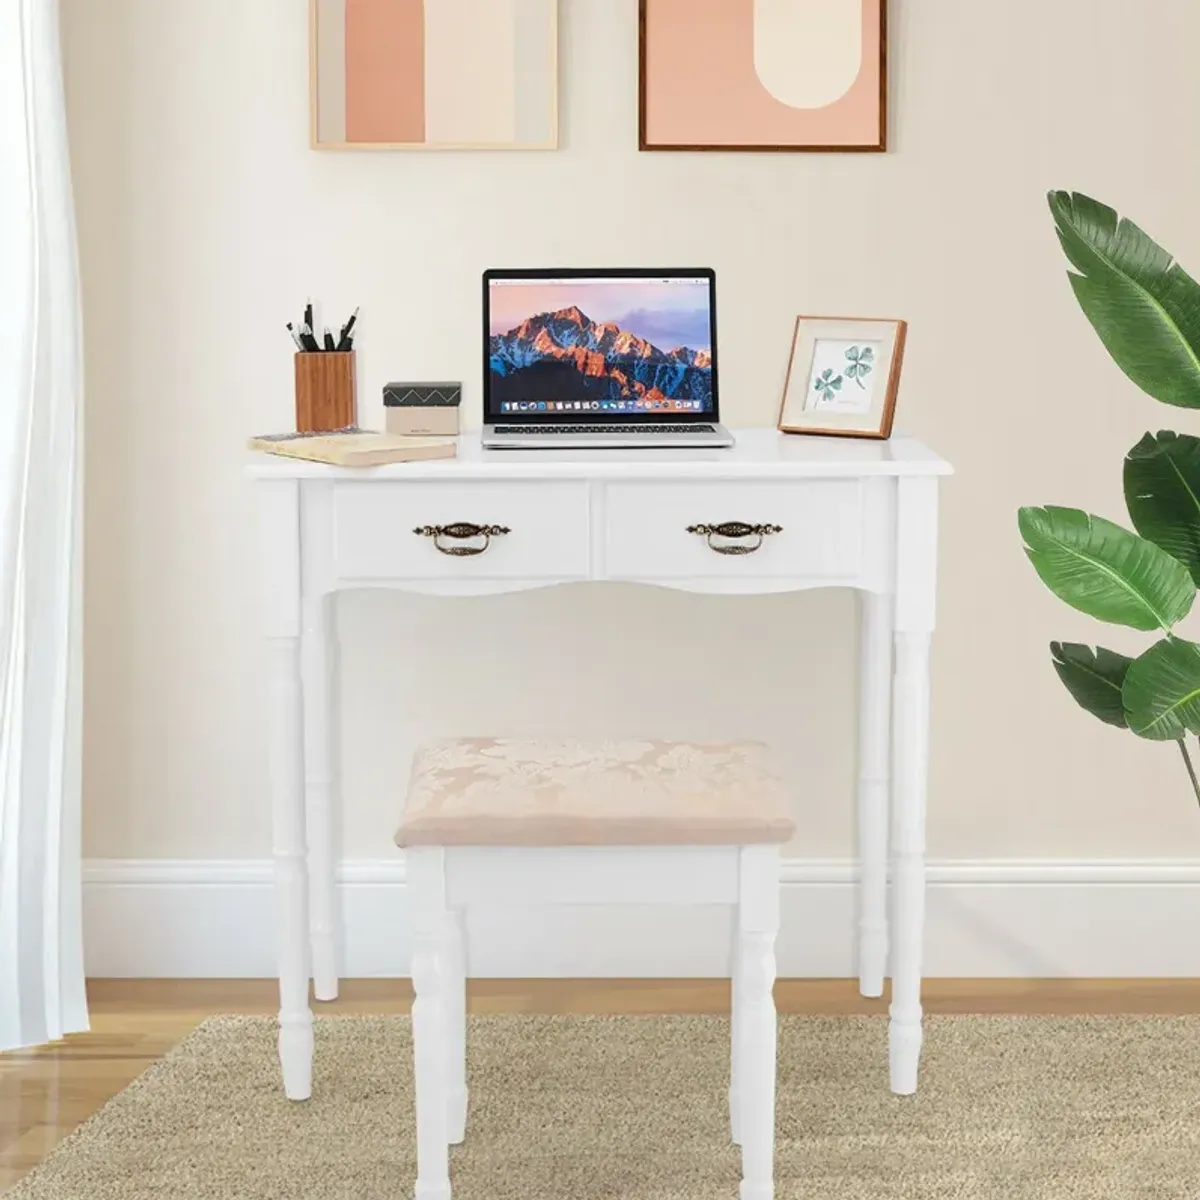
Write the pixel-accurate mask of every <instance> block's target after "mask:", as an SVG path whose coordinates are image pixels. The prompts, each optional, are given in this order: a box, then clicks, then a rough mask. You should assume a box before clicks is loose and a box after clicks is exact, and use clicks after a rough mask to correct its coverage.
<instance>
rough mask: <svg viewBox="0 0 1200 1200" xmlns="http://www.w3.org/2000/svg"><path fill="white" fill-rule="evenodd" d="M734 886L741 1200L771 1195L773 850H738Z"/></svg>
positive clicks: (776, 920)
mask: <svg viewBox="0 0 1200 1200" xmlns="http://www.w3.org/2000/svg"><path fill="white" fill-rule="evenodd" d="M740 860H741V861H740V869H739V875H740V882H739V885H738V957H739V960H740V962H739V968H740V977H741V988H740V995H739V997H738V1018H739V1023H740V1025H741V1026H742V1036H741V1038H740V1039H739V1041H740V1051H741V1054H740V1062H739V1075H740V1079H739V1097H738V1123H739V1126H740V1129H739V1132H740V1134H741V1146H742V1186H741V1189H740V1193H739V1194H740V1197H741V1200H772V1197H773V1196H774V1194H775V1039H776V1019H775V995H774V988H775V936H776V934H777V933H778V931H779V848H778V847H777V846H743V847H742V850H741V854H740ZM735 1036H736V1035H735Z"/></svg>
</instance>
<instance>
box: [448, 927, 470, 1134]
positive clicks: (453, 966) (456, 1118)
mask: <svg viewBox="0 0 1200 1200" xmlns="http://www.w3.org/2000/svg"><path fill="white" fill-rule="evenodd" d="M446 965H447V969H446V1047H447V1071H448V1076H449V1077H448V1084H447V1101H446V1102H447V1105H448V1106H449V1116H448V1118H447V1120H448V1126H449V1127H448V1130H447V1136H448V1138H449V1141H450V1144H451V1145H452V1146H457V1145H458V1144H459V1143H460V1142H461V1141H463V1140H464V1138H465V1137H466V1135H467V933H466V913H465V912H464V911H463V910H462V909H461V908H460V909H453V910H451V911H450V912H449V913H447V918H446Z"/></svg>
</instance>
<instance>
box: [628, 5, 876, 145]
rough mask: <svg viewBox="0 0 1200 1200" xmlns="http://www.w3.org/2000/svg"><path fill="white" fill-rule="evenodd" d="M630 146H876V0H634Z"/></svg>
mask: <svg viewBox="0 0 1200 1200" xmlns="http://www.w3.org/2000/svg"><path fill="white" fill-rule="evenodd" d="M640 3H641V29H640V40H641V47H640V72H639V74H640V78H639V97H638V98H639V105H638V144H639V147H640V148H641V149H642V150H885V149H886V148H887V0H640Z"/></svg>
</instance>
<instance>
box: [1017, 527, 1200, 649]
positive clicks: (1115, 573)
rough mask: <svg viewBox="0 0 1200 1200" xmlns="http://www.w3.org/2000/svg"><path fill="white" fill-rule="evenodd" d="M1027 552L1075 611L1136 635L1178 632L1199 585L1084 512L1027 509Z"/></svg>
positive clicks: (1147, 545)
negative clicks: (1149, 631)
mask: <svg viewBox="0 0 1200 1200" xmlns="http://www.w3.org/2000/svg"><path fill="white" fill-rule="evenodd" d="M1018 521H1019V524H1020V528H1021V535H1022V536H1023V537H1024V538H1025V542H1026V547H1025V553H1026V554H1028V555H1029V561H1030V562H1032V563H1033V566H1034V569H1035V570H1036V571H1037V573H1038V574H1039V575H1040V576H1041V577H1042V582H1043V583H1044V584H1045V585H1046V586H1047V587H1048V588H1049V589H1050V590H1051V591H1052V592H1053V593H1054V594H1055V595H1056V596H1057V597H1058V598H1059V599H1060V600H1065V601H1066V602H1067V603H1068V604H1069V605H1071V607H1072V608H1077V609H1079V611H1080V612H1085V613H1087V614H1088V616H1090V617H1096V618H1097V619H1098V620H1101V621H1112V622H1114V623H1115V624H1117V625H1131V626H1132V627H1133V628H1134V629H1164V630H1167V629H1170V628H1171V626H1172V625H1174V624H1175V622H1176V621H1179V620H1181V619H1182V618H1183V617H1185V616H1187V613H1188V610H1189V609H1190V608H1191V607H1192V601H1193V600H1194V599H1195V598H1196V585H1195V584H1194V583H1193V582H1192V577H1191V576H1190V575H1189V574H1188V572H1187V568H1186V567H1185V566H1184V565H1183V564H1182V563H1181V562H1179V561H1178V560H1177V559H1174V558H1172V557H1171V556H1170V555H1169V554H1168V553H1167V552H1166V551H1165V550H1160V549H1159V548H1158V547H1157V546H1156V545H1155V544H1154V543H1153V542H1148V541H1146V539H1145V538H1140V537H1138V536H1137V534H1136V533H1130V532H1129V530H1128V529H1122V528H1121V526H1120V525H1114V524H1113V523H1112V522H1111V521H1106V520H1104V518H1103V517H1093V516H1092V515H1090V514H1089V513H1085V512H1081V511H1080V510H1079V509H1077V508H1057V507H1054V506H1048V507H1046V508H1022V509H1021V510H1020V512H1019V513H1018Z"/></svg>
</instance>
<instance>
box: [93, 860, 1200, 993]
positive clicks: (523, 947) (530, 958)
mask: <svg viewBox="0 0 1200 1200" xmlns="http://www.w3.org/2000/svg"><path fill="white" fill-rule="evenodd" d="M855 877H856V868H855V865H854V863H853V862H850V861H844V860H837V859H790V860H787V861H786V862H785V863H784V889H783V918H782V928H781V932H780V938H779V946H778V961H779V974H780V976H782V977H806V976H807V977H823V978H830V977H839V976H850V975H853V974H854V973H855V970H856V968H855V955H854V922H855V901H856V888H855ZM340 879H341V882H340V886H339V901H340V905H341V914H340V915H341V922H342V927H343V929H344V931H345V945H344V951H343V963H342V974H343V975H344V976H346V977H348V978H364V977H372V976H375V977H392V976H404V975H406V974H407V973H408V959H409V923H408V914H407V911H406V896H405V876H404V865H403V862H401V861H395V860H380V861H371V860H362V861H351V862H346V863H344V864H343V865H342V869H341V874H340ZM272 918H273V895H272V890H271V864H270V862H268V861H258V860H228V861H203V860H185V859H179V860H162V861H158V860H146V859H131V860H93V861H91V862H89V863H87V864H85V869H84V928H85V938H86V951H87V970H88V974H89V975H91V976H93V977H104V976H115V977H136V978H170V977H195V978H199V977H216V978H222V977H223V978H235V977H260V976H269V975H272V974H273V973H274V966H275V950H274V942H273V924H272ZM468 921H469V924H468V938H469V940H470V956H471V971H472V973H473V974H475V975H480V976H491V977H506V976H507V977H514V978H520V977H524V976H576V977H605V976H608V977H637V976H649V977H660V978H665V977H709V976H717V975H721V974H724V973H725V970H726V965H727V946H728V933H729V915H728V912H727V911H725V910H722V909H719V908H712V909H689V908H665V907H664V908H647V907H638V906H621V907H612V908H594V909H580V908H576V909H565V908H562V909H539V910H532V911H526V912H512V911H508V912H472V913H471V914H470V915H469V918H468ZM925 974H926V975H927V976H930V977H988V976H1016V977H1026V978H1046V977H1076V978H1087V977H1190V976H1200V861H1196V860H1175V859H1155V860H1102V861H1086V860H1065V861H1064V860H1038V859H1030V860H1018V861H1008V860H987V859H980V860H972V861H935V862H931V863H930V865H929V899H928V917H927V936H926V953H925Z"/></svg>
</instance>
